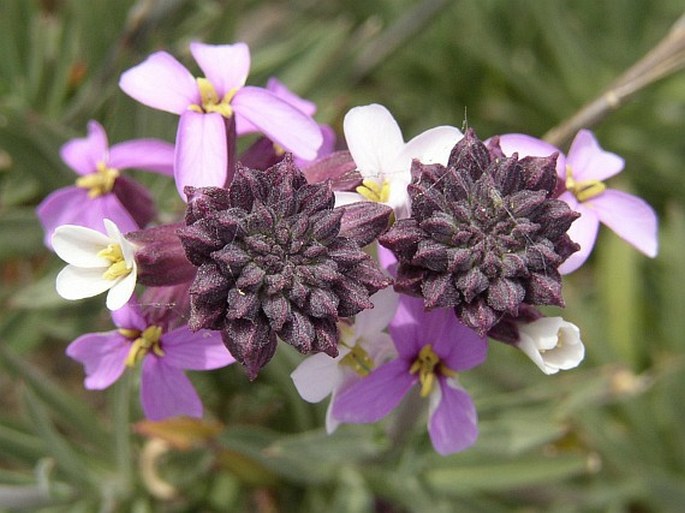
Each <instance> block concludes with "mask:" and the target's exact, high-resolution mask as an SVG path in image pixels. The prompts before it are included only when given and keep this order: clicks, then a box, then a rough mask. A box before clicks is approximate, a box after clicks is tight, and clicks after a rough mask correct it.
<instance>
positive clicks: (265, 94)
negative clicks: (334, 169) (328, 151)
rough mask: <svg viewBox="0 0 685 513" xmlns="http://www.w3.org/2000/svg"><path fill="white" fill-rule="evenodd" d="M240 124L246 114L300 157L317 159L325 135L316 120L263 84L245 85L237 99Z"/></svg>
mask: <svg viewBox="0 0 685 513" xmlns="http://www.w3.org/2000/svg"><path fill="white" fill-rule="evenodd" d="M232 105H233V109H234V110H235V113H236V123H237V122H238V120H239V119H240V118H241V117H244V118H245V119H247V121H249V122H250V123H252V124H253V125H255V126H256V127H258V128H259V130H260V131H261V132H262V133H263V134H264V135H266V136H267V137H268V138H269V139H271V140H272V141H274V142H275V143H277V144H279V145H280V146H282V147H283V148H284V149H286V150H288V151H290V152H292V153H293V154H294V155H295V156H296V157H300V158H303V159H307V160H313V159H314V158H315V157H316V155H317V152H318V150H319V148H320V147H321V144H322V143H323V135H322V134H321V130H320V129H319V126H318V125H317V124H316V122H315V121H314V120H313V119H312V118H311V117H309V116H307V115H305V114H303V113H302V112H300V111H299V110H297V109H296V108H295V107H293V106H291V105H289V104H288V103H287V102H285V101H283V100H281V99H280V98H278V97H277V96H276V95H275V94H273V93H272V92H270V91H267V90H266V89H261V88H259V87H250V86H247V87H243V88H242V89H241V90H240V91H238V92H237V93H236V95H235V97H234V98H233V102H232Z"/></svg>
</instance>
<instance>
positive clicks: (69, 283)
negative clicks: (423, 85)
mask: <svg viewBox="0 0 685 513" xmlns="http://www.w3.org/2000/svg"><path fill="white" fill-rule="evenodd" d="M105 270H106V268H104V267H102V268H100V269H97V268H96V269H92V268H91V269H89V268H85V267H74V266H73V265H68V266H66V267H65V268H64V269H62V270H61V271H60V273H59V274H58V275H57V279H56V281H55V288H56V289H57V293H58V294H59V295H60V296H62V297H63V298H64V299H69V300H76V299H84V298H87V297H93V296H97V295H98V294H102V293H103V292H105V291H106V290H109V289H110V288H111V287H112V286H113V285H114V282H113V281H112V280H107V279H105V278H103V277H102V274H103V273H104V272H105Z"/></svg>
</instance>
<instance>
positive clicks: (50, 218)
mask: <svg viewBox="0 0 685 513" xmlns="http://www.w3.org/2000/svg"><path fill="white" fill-rule="evenodd" d="M36 213H37V215H38V218H39V219H40V222H41V224H42V225H43V230H44V231H45V245H46V246H47V247H49V248H52V241H51V240H52V235H53V233H54V232H55V229H56V228H57V227H58V226H62V225H64V224H75V225H78V226H85V227H86V228H90V229H92V230H97V231H100V232H101V231H102V220H103V219H111V220H112V221H114V222H115V223H116V224H117V226H119V227H120V228H121V231H122V232H130V231H134V230H137V229H139V226H138V224H137V223H136V222H135V221H134V220H133V218H132V217H131V215H130V214H129V213H128V212H127V211H126V209H125V208H124V207H123V205H122V204H121V202H120V201H119V200H118V199H117V197H116V196H115V195H114V194H105V195H104V196H98V197H97V198H89V197H88V192H87V191H86V190H85V189H82V188H80V187H75V186H69V187H63V188H61V189H58V190H56V191H54V192H52V193H51V194H49V195H48V196H47V197H46V198H45V199H44V200H43V201H42V202H41V204H40V205H38V208H37V209H36Z"/></svg>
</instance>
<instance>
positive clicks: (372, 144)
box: [335, 103, 464, 219]
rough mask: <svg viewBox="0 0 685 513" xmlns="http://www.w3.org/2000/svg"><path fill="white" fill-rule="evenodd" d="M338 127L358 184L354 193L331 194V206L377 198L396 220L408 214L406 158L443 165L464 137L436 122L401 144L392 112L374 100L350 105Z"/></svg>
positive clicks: (408, 181) (408, 167) (408, 164)
mask: <svg viewBox="0 0 685 513" xmlns="http://www.w3.org/2000/svg"><path fill="white" fill-rule="evenodd" d="M343 130H344V132H345V140H346V141H347V147H348V149H349V151H350V154H351V155H352V159H353V160H354V162H355V164H356V165H357V170H358V171H359V173H360V174H361V176H362V179H363V182H362V185H361V186H359V187H358V188H357V192H336V193H335V198H336V200H335V204H336V206H341V205H347V204H349V203H354V202H356V201H363V200H365V199H367V200H371V201H377V202H379V203H384V204H386V205H388V206H390V207H392V208H393V209H394V210H395V217H396V218H397V219H402V218H405V217H408V216H409V212H410V205H409V195H408V194H407V185H409V183H410V182H411V162H412V160H413V159H418V160H419V161H421V162H422V163H423V164H436V163H437V164H443V165H445V164H447V160H448V158H449V156H450V152H451V151H452V148H453V147H454V145H455V144H457V142H458V141H459V140H460V139H461V138H462V137H463V136H464V135H463V134H462V133H461V132H460V131H459V130H458V129H456V128H454V127H452V126H439V127H435V128H431V129H430V130H426V131H425V132H423V133H422V134H419V135H417V136H416V137H414V138H413V139H412V140H411V141H409V142H408V143H406V144H405V142H404V139H403V138H402V132H401V131H400V127H399V126H398V125H397V122H396V121H395V119H394V118H393V117H392V114H390V112H389V111H388V109H386V108H385V107H383V106H382V105H378V104H375V103H374V104H371V105H366V106H363V107H355V108H353V109H351V110H350V111H349V112H348V113H347V114H346V115H345V120H344V122H343Z"/></svg>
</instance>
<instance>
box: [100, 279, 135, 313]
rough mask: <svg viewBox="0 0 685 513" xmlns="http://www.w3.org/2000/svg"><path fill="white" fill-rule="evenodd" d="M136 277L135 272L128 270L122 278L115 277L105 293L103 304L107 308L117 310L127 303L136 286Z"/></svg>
mask: <svg viewBox="0 0 685 513" xmlns="http://www.w3.org/2000/svg"><path fill="white" fill-rule="evenodd" d="M136 278H137V277H136V273H135V272H130V273H129V274H127V275H126V276H124V277H123V278H118V279H117V281H116V283H115V284H114V285H113V286H112V288H110V289H109V292H108V293H107V300H106V302H105V305H106V306H107V308H108V309H109V310H118V309H119V308H121V307H123V306H124V305H125V304H126V303H128V300H129V299H131V296H133V292H134V291H135V288H136Z"/></svg>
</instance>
